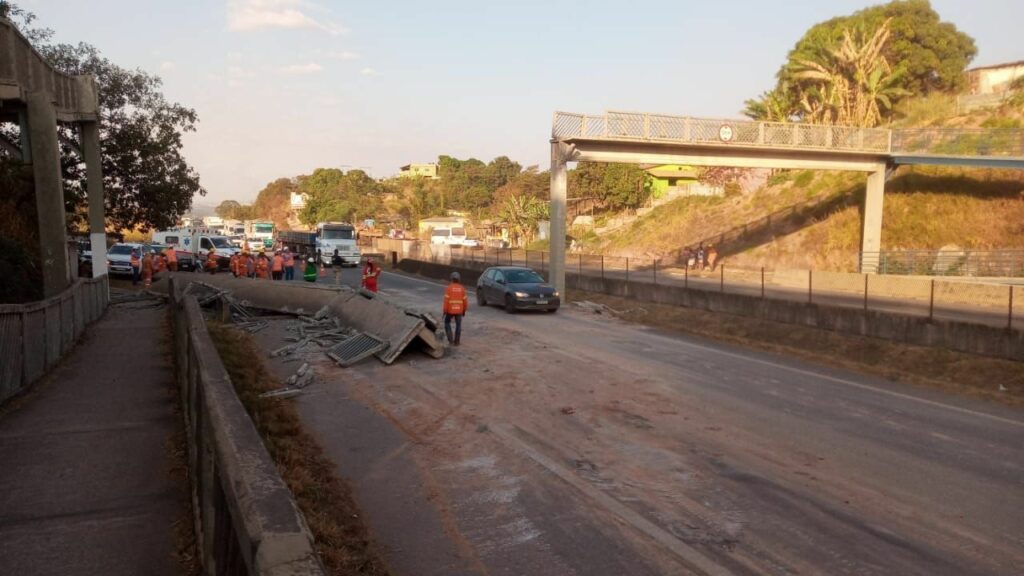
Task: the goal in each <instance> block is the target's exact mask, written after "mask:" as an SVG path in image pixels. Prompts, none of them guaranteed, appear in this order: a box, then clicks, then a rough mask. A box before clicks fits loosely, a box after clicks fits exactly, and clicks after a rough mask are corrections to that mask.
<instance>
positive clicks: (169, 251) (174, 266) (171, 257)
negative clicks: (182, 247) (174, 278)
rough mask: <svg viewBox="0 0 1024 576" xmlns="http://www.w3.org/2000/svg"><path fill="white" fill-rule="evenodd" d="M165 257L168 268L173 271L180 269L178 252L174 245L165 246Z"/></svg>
mask: <svg viewBox="0 0 1024 576" xmlns="http://www.w3.org/2000/svg"><path fill="white" fill-rule="evenodd" d="M164 258H166V259H167V269H168V270H170V271H171V272H177V271H178V252H177V251H176V250H175V249H174V246H168V247H167V248H164Z"/></svg>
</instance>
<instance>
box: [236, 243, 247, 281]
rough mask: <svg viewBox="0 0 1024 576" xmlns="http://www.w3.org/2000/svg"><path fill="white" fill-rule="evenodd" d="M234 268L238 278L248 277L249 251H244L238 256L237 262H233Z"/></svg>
mask: <svg viewBox="0 0 1024 576" xmlns="http://www.w3.org/2000/svg"><path fill="white" fill-rule="evenodd" d="M235 268H237V271H238V277H239V278H248V277H249V251H248V250H245V251H243V252H242V253H241V254H239V255H238V261H237V262H235Z"/></svg>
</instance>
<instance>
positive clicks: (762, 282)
mask: <svg viewBox="0 0 1024 576" xmlns="http://www.w3.org/2000/svg"><path fill="white" fill-rule="evenodd" d="M761 300H764V266H761Z"/></svg>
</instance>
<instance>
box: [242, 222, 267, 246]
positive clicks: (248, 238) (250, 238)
mask: <svg viewBox="0 0 1024 576" xmlns="http://www.w3.org/2000/svg"><path fill="white" fill-rule="evenodd" d="M245 243H246V246H248V247H249V249H250V250H259V249H260V248H273V247H274V223H273V222H267V221H266V220H249V221H248V222H246V223H245Z"/></svg>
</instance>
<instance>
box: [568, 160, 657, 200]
mask: <svg viewBox="0 0 1024 576" xmlns="http://www.w3.org/2000/svg"><path fill="white" fill-rule="evenodd" d="M569 186H570V188H571V189H572V190H574V194H575V195H577V196H596V197H598V198H600V199H601V200H602V201H603V202H604V204H605V206H607V207H608V208H611V209H613V210H622V209H625V208H632V209H635V208H639V207H640V206H642V205H643V203H644V202H646V201H647V198H648V197H649V196H650V194H651V189H650V183H649V180H648V176H647V173H646V172H645V171H644V170H643V169H642V168H640V167H639V166H636V165H634V164H619V163H609V164H604V163H598V162H580V164H579V165H578V166H577V167H576V169H575V170H573V171H571V172H570V173H569Z"/></svg>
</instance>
